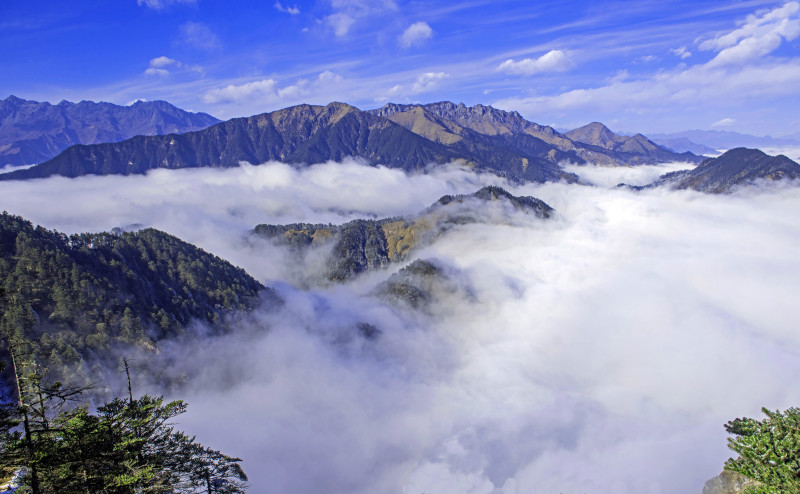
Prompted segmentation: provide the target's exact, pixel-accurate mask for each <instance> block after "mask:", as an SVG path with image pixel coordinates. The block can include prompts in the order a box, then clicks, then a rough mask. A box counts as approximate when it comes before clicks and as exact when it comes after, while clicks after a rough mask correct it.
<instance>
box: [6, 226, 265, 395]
mask: <svg viewBox="0 0 800 494" xmlns="http://www.w3.org/2000/svg"><path fill="white" fill-rule="evenodd" d="M0 286H2V288H3V289H4V290H3V291H4V292H5V295H4V296H3V297H0V308H2V315H0V330H2V331H0V335H4V334H9V333H16V334H21V335H22V336H24V337H25V338H26V339H27V340H29V341H31V342H33V343H34V346H35V347H36V348H37V351H36V353H37V355H38V356H39V357H40V358H41V359H43V361H44V362H43V363H44V364H45V365H46V367H48V368H50V369H51V370H52V371H53V372H59V373H61V374H62V375H61V376H59V377H62V378H68V379H70V380H73V381H74V380H75V379H77V380H81V379H83V378H86V379H88V378H89V377H90V374H92V371H91V369H92V368H93V367H92V366H93V365H94V364H97V363H98V359H101V358H105V357H113V354H114V352H113V350H119V349H122V348H130V349H132V350H131V351H133V349H139V350H144V351H148V350H154V349H155V348H156V346H157V344H158V341H159V340H160V339H162V338H167V337H171V336H176V335H177V334H179V333H181V332H182V331H183V329H184V328H185V327H186V326H187V325H188V324H189V323H190V321H192V320H199V321H205V322H206V323H208V324H210V325H213V326H215V327H217V328H218V329H221V327H222V324H221V323H222V322H223V319H224V317H223V316H225V314H226V313H228V312H231V311H239V310H247V309H249V308H251V307H253V306H254V305H255V301H256V297H257V296H258V294H259V292H261V291H262V290H266V289H265V288H264V287H263V286H262V285H261V284H260V283H258V282H257V281H256V280H254V279H253V278H252V277H250V276H249V275H248V274H247V273H245V272H244V271H243V270H241V269H239V268H236V267H235V266H232V265H231V264H229V263H228V262H226V261H224V260H222V259H220V258H218V257H216V256H213V255H211V254H209V253H207V252H205V251H203V250H201V249H198V248H197V247H194V246H192V245H190V244H187V243H185V242H182V241H181V240H179V239H177V238H175V237H172V236H170V235H168V234H166V233H163V232H160V231H157V230H152V229H147V230H142V231H139V232H136V233H122V234H119V235H117V234H110V233H99V234H81V235H72V236H70V237H67V236H66V235H63V234H60V233H58V232H54V231H49V230H46V229H44V228H41V227H35V228H34V226H33V225H32V224H31V223H30V222H28V221H25V220H24V219H22V218H20V217H18V216H12V215H10V214H7V213H2V214H0ZM0 338H2V336H0ZM112 364H113V363H112ZM99 368H100V369H113V368H115V364H113V365H110V366H109V365H100V366H99ZM76 372H77V373H78V374H80V375H71V373H76ZM70 376H71V377H70ZM93 377H96V376H93Z"/></svg>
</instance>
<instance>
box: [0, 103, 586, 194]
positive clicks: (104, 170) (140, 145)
mask: <svg viewBox="0 0 800 494" xmlns="http://www.w3.org/2000/svg"><path fill="white" fill-rule="evenodd" d="M467 137H468V138H470V137H475V138H476V139H477V141H476V142H469V143H456V145H455V146H447V145H445V144H442V143H440V142H436V141H434V140H430V139H428V138H425V137H423V136H420V135H418V134H416V133H414V132H411V131H409V130H407V129H406V128H405V127H403V126H402V125H398V124H396V123H394V122H392V121H391V120H388V119H386V118H383V117H380V116H376V115H373V114H371V113H368V112H362V111H360V110H358V109H357V108H355V107H352V106H349V105H346V104H343V103H331V104H329V105H327V106H324V107H323V106H311V105H300V106H295V107H291V108H286V109H284V110H279V111H275V112H272V113H265V114H261V115H256V116H253V117H248V118H237V119H233V120H229V121H227V122H223V123H220V124H217V125H214V126H213V127H209V128H207V129H204V130H201V131H197V132H189V133H186V134H180V135H176V134H170V135H166V136H137V137H134V138H132V139H129V140H127V141H123V142H119V143H113V144H98V145H93V146H73V147H71V148H69V149H67V150H66V151H64V152H63V153H61V154H60V155H58V156H57V157H55V158H53V159H52V160H50V161H47V162H45V163H41V164H39V165H37V166H34V167H32V168H30V169H27V170H17V171H14V172H11V173H7V174H2V175H0V180H18V179H30V178H43V177H48V176H51V175H62V176H66V177H77V176H81V175H87V174H97V175H108V174H122V175H129V174H136V173H145V172H146V171H147V170H150V169H153V168H172V169H174V168H189V167H231V166H238V165H239V163H240V162H242V161H247V162H250V163H254V164H255V163H263V162H265V161H268V160H279V161H282V162H286V163H294V164H298V165H302V164H313V163H321V162H325V161H328V160H337V161H338V160H342V159H343V158H345V157H348V156H352V157H357V158H361V159H364V160H366V161H367V162H369V163H371V164H382V165H384V166H387V167H390V168H400V169H402V170H405V171H411V170H421V169H424V168H425V167H426V166H428V165H430V164H431V163H438V164H442V163H448V162H451V161H455V160H464V161H465V162H466V163H468V164H470V165H471V166H473V167H475V168H476V169H478V170H481V171H490V172H494V173H498V174H500V175H504V176H508V177H510V178H512V179H518V180H532V181H539V182H544V181H547V180H566V181H570V182H574V181H576V180H577V177H576V176H575V175H573V174H570V173H566V172H564V171H563V170H561V169H560V168H559V167H558V166H556V165H554V164H552V163H550V162H548V161H546V160H539V159H538V158H536V157H535V156H533V155H532V153H527V154H526V153H522V152H519V151H514V150H507V149H504V148H499V147H498V146H497V145H496V143H486V142H483V141H481V139H483V136H482V135H479V134H474V135H470V136H467ZM527 144H528V147H529V148H530V149H534V148H535V147H536V146H535V144H533V143H527ZM523 147H524V146H523ZM548 149H549V148H548Z"/></svg>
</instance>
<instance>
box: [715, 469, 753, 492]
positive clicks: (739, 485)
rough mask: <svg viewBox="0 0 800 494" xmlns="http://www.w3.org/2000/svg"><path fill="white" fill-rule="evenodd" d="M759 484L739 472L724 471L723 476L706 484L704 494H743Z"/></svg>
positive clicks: (718, 476)
mask: <svg viewBox="0 0 800 494" xmlns="http://www.w3.org/2000/svg"><path fill="white" fill-rule="evenodd" d="M756 484H757V482H756V481H755V480H753V479H751V478H749V477H745V476H744V475H742V474H740V473H737V472H729V471H728V470H723V471H722V473H721V474H719V475H717V476H716V477H714V478H713V479H710V480H708V481H707V482H706V485H705V486H703V494H741V493H742V492H744V490H745V489H746V488H747V487H749V486H751V485H756Z"/></svg>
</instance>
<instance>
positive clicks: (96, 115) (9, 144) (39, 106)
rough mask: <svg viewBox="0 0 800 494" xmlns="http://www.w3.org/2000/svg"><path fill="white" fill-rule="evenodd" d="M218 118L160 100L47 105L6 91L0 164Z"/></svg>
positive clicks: (0, 113) (1, 104)
mask: <svg viewBox="0 0 800 494" xmlns="http://www.w3.org/2000/svg"><path fill="white" fill-rule="evenodd" d="M218 122H219V120H217V119H216V118H214V117H212V116H211V115H207V114H205V113H191V112H187V111H184V110H181V109H179V108H176V107H174V106H172V105H171V104H169V103H167V102H165V101H146V102H143V101H138V102H136V103H134V104H132V105H130V106H119V105H114V104H111V103H95V102H92V101H81V102H80V103H71V102H69V101H62V102H61V103H59V104H57V105H51V104H50V103H47V102H43V103H40V102H38V101H31V100H24V99H21V98H17V97H15V96H9V97H8V98H6V99H5V100H2V101H0V168H2V167H3V166H6V165H29V164H34V163H41V162H43V161H46V160H48V159H50V158H52V157H54V156H56V155H57V154H58V153H60V152H61V151H63V150H65V149H67V148H68V147H70V146H72V145H74V144H97V143H102V142H118V141H123V140H125V139H129V138H131V137H133V136H136V135H156V134H170V133H183V132H188V131H192V130H199V129H203V128H206V127H208V126H210V125H213V124H215V123H218Z"/></svg>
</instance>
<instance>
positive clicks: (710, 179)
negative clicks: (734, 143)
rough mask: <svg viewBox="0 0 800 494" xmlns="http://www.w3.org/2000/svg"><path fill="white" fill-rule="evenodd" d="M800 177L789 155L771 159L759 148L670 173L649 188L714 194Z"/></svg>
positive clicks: (712, 159) (710, 159)
mask: <svg viewBox="0 0 800 494" xmlns="http://www.w3.org/2000/svg"><path fill="white" fill-rule="evenodd" d="M798 178H800V165H798V164H797V163H795V162H794V161H792V160H790V159H789V158H787V157H786V156H783V155H779V156H769V155H768V154H766V153H764V152H763V151H761V150H759V149H747V148H736V149H731V150H730V151H728V152H726V153H724V154H723V155H722V156H720V157H718V158H708V159H706V160H704V161H703V162H702V163H700V165H698V166H697V167H696V168H694V169H692V170H684V171H679V172H672V173H668V174H666V175H664V176H662V177H661V178H659V179H658V180H657V181H656V182H654V183H653V184H651V185H649V186H648V187H658V186H668V187H671V188H673V189H694V190H698V191H701V192H709V193H712V194H719V193H727V192H731V191H732V190H734V189H735V188H736V187H740V186H743V185H750V184H752V183H753V182H755V181H756V180H787V179H798Z"/></svg>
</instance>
